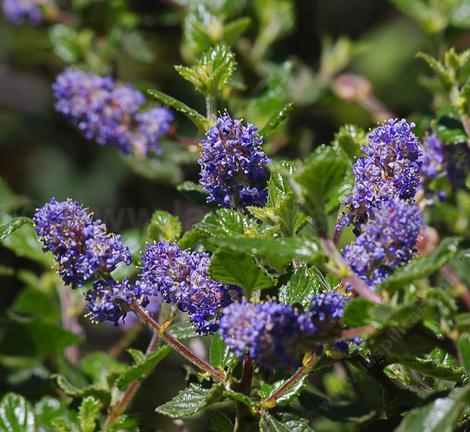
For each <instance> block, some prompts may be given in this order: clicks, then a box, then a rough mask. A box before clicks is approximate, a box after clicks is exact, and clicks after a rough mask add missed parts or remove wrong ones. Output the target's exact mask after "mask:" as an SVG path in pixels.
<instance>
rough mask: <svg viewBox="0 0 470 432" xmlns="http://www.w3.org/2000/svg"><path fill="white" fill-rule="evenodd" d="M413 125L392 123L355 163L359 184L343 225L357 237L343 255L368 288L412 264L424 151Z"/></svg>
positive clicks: (373, 137) (381, 129)
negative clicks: (417, 201) (350, 228)
mask: <svg viewBox="0 0 470 432" xmlns="http://www.w3.org/2000/svg"><path fill="white" fill-rule="evenodd" d="M413 126H414V125H413V124H411V125H408V123H406V121H405V120H400V121H396V120H388V121H387V122H386V123H385V124H383V125H381V126H380V127H378V128H377V129H376V130H375V131H373V132H372V133H371V134H370V135H369V146H368V147H366V148H363V149H362V150H363V152H364V153H365V156H363V157H361V158H359V159H358V160H357V162H356V163H355V164H354V174H355V180H356V181H355V185H354V188H353V191H352V193H351V195H350V196H349V198H348V200H347V202H346V204H347V207H348V213H347V214H346V215H343V218H342V219H341V220H340V223H339V226H340V227H341V226H344V225H347V224H349V223H352V224H353V225H354V232H355V233H356V235H357V238H356V240H355V241H354V242H352V243H351V244H349V245H347V246H346V247H345V248H344V251H343V255H344V258H345V260H346V262H348V264H349V265H350V267H351V269H352V270H353V271H354V272H355V273H356V274H357V275H358V276H359V277H360V278H361V279H363V280H364V281H365V282H366V283H367V284H368V285H369V286H375V285H376V284H377V283H379V282H381V281H383V280H384V279H386V278H387V277H388V276H389V275H390V274H391V272H392V271H393V270H394V269H395V268H396V267H399V266H402V265H404V264H406V263H407V262H408V261H409V260H410V259H411V257H412V255H413V252H414V246H415V244H416V240H417V238H418V234H419V231H420V228H421V226H422V223H423V219H422V215H421V213H420V211H419V208H418V207H417V206H416V204H414V196H415V194H416V191H417V190H418V187H419V185H420V181H421V177H420V176H421V167H422V151H421V148H420V146H419V143H418V139H417V138H416V136H415V135H414V134H413V133H412V132H411V129H412V127H413Z"/></svg>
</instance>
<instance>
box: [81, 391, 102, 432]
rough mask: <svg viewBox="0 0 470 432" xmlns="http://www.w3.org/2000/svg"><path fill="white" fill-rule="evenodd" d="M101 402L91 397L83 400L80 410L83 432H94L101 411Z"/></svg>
mask: <svg viewBox="0 0 470 432" xmlns="http://www.w3.org/2000/svg"><path fill="white" fill-rule="evenodd" d="M101 406H102V405H101V402H100V401H98V400H96V399H95V398H93V397H91V396H87V397H86V398H85V399H83V401H82V403H81V405H80V408H79V410H78V418H79V421H80V430H81V432H93V431H94V430H95V428H96V422H97V420H98V415H99V413H100V409H101Z"/></svg>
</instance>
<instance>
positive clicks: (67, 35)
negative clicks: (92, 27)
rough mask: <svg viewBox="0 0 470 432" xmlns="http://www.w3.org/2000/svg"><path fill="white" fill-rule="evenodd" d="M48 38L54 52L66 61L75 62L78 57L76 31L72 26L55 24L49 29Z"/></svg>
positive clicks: (78, 47) (78, 48) (78, 49)
mask: <svg viewBox="0 0 470 432" xmlns="http://www.w3.org/2000/svg"><path fill="white" fill-rule="evenodd" d="M49 39H50V40H51V43H52V48H53V49H54V53H55V54H56V55H57V56H58V57H60V58H61V59H62V60H63V61H64V62H66V63H76V62H77V61H78V60H79V59H80V55H81V53H80V51H81V49H80V44H79V42H78V33H77V31H76V30H75V29H74V28H73V27H69V26H67V25H65V24H55V25H53V26H52V27H51V28H50V29H49Z"/></svg>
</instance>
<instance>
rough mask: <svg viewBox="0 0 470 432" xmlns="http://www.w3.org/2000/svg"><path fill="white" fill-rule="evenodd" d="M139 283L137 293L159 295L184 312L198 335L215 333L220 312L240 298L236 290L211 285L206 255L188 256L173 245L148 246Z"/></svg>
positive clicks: (190, 253)
mask: <svg viewBox="0 0 470 432" xmlns="http://www.w3.org/2000/svg"><path fill="white" fill-rule="evenodd" d="M142 261H143V263H144V266H143V269H142V273H141V279H140V282H139V289H140V293H141V294H143V295H146V296H149V297H150V296H157V295H160V296H161V299H162V301H164V302H165V303H171V304H174V305H176V306H177V307H178V308H179V309H180V310H181V311H183V312H187V313H188V315H189V320H190V322H192V323H193V324H194V326H195V327H196V329H197V331H198V332H199V333H201V334H209V333H214V332H215V331H216V330H217V329H218V318H219V315H220V311H221V309H222V308H224V307H226V306H227V305H229V304H230V303H231V302H232V301H233V297H238V296H239V289H238V288H235V287H233V286H226V285H224V284H222V283H220V282H216V281H214V280H213V279H212V278H211V277H210V276H209V273H208V269H209V265H210V257H209V255H208V254H207V253H199V252H189V251H184V250H182V249H180V248H179V247H178V246H177V245H175V244H172V243H163V242H160V243H153V244H151V245H149V246H148V248H147V250H146V251H145V253H144V255H143V257H142Z"/></svg>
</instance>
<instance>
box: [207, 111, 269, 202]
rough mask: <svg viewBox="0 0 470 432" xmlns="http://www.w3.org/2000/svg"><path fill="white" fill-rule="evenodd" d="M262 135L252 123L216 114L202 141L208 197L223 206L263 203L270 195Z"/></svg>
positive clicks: (266, 158) (210, 200)
mask: <svg viewBox="0 0 470 432" xmlns="http://www.w3.org/2000/svg"><path fill="white" fill-rule="evenodd" d="M262 143H263V139H262V138H261V137H260V136H259V135H258V129H257V128H256V127H255V126H253V125H252V124H248V125H246V126H245V125H244V124H243V122H242V121H241V120H233V119H232V118H231V117H230V115H229V114H224V115H222V116H221V117H219V118H217V120H216V124H215V126H213V127H211V128H210V130H209V132H208V133H207V135H206V137H205V138H204V139H203V140H202V141H201V146H202V157H201V158H200V159H199V165H200V166H201V174H200V175H201V180H200V181H201V184H202V185H203V186H204V188H205V189H206V191H207V192H208V193H209V197H208V201H209V202H214V203H217V204H219V205H220V206H222V207H236V206H248V205H264V204H265V203H266V199H267V188H266V170H265V166H266V164H267V163H268V162H269V159H268V157H267V156H266V155H265V154H264V153H263V150H262V149H261V145H262Z"/></svg>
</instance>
